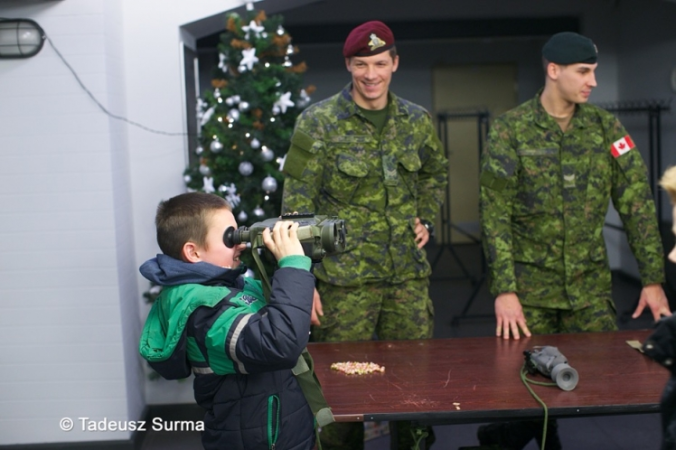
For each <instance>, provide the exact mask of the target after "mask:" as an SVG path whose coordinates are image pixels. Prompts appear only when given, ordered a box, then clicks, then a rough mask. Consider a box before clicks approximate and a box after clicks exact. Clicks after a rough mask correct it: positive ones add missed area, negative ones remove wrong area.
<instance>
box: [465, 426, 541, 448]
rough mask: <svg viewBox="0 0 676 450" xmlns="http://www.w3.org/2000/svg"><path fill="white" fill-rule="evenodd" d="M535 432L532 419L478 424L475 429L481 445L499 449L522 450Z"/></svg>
mask: <svg viewBox="0 0 676 450" xmlns="http://www.w3.org/2000/svg"><path fill="white" fill-rule="evenodd" d="M536 434H537V430H536V427H535V425H534V423H533V422H532V421H519V422H500V423H490V424H488V425H482V426H480V427H479V430H478V431H477V437H478V438H479V443H480V444H481V446H482V447H490V446H492V447H491V448H495V449H500V450H522V449H523V448H524V447H525V446H526V445H528V443H529V442H530V441H531V440H532V439H533V438H534V437H535V436H536ZM547 450H549V448H547Z"/></svg>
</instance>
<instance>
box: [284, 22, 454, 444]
mask: <svg viewBox="0 0 676 450" xmlns="http://www.w3.org/2000/svg"><path fill="white" fill-rule="evenodd" d="M343 54H344V56H345V61H346V65H347V69H348V71H349V72H351V74H352V83H351V84H349V85H348V86H347V87H345V88H344V89H343V90H342V92H340V93H338V94H337V95H334V96H333V97H330V98H328V99H326V100H323V101H321V102H319V103H317V104H315V105H313V106H311V107H309V108H308V109H307V110H305V111H304V112H303V113H302V114H301V116H300V117H299V118H298V120H297V123H296V129H295V132H294V134H293V137H292V138H291V148H290V150H289V152H288V155H287V157H286V161H285V163H284V173H285V174H286V180H285V183H284V196H283V211H284V212H285V213H290V212H313V213H317V214H327V215H335V216H338V217H340V218H341V219H344V220H345V225H346V228H347V232H348V235H347V246H346V250H345V252H344V253H341V254H338V255H330V256H326V257H325V258H324V259H323V261H322V263H321V264H320V265H319V266H318V267H316V268H315V271H314V273H315V276H316V277H317V279H318V285H317V290H318V291H319V294H320V298H321V309H320V307H319V305H318V307H317V311H318V312H319V313H320V315H321V312H322V310H323V317H320V320H321V324H319V325H316V326H315V327H314V328H313V331H312V336H313V339H314V340H315V341H353V340H370V339H372V338H373V336H374V334H375V335H376V336H377V337H378V338H379V339H422V338H430V337H432V328H433V306H432V301H431V300H430V298H429V294H428V286H429V280H428V277H429V275H430V273H431V268H430V265H429V263H428V261H427V257H426V254H425V250H424V249H423V248H422V247H423V246H424V245H425V244H426V243H427V242H428V239H429V227H430V226H431V223H432V222H433V221H434V220H435V216H436V214H437V211H438V209H439V205H440V203H441V201H442V198H443V193H444V188H445V186H446V182H447V170H448V169H447V161H446V158H445V157H444V152H443V150H442V146H441V143H440V142H439V139H438V138H437V136H436V133H435V130H434V126H433V124H432V121H431V118H430V115H429V113H428V112H427V111H425V110H424V109H423V108H422V107H420V106H418V105H415V104H413V103H411V102H408V101H406V100H403V99H401V98H398V97H397V96H395V95H394V94H393V93H391V92H389V84H390V80H391V77H392V73H393V72H394V71H395V70H396V69H397V66H398V62H399V59H398V56H397V55H396V50H395V48H394V37H393V36H392V32H391V31H390V29H389V28H388V27H387V26H386V25H385V24H384V23H382V22H377V21H374V22H367V23H365V24H362V25H360V26H359V27H357V28H355V29H354V30H353V31H352V32H351V33H350V35H349V36H348V38H347V40H346V42H345V46H344V49H343ZM430 431H431V429H430ZM396 432H397V433H398V436H399V438H400V439H399V444H398V445H399V448H401V449H404V448H405V449H408V448H410V446H411V444H412V438H411V433H410V431H409V430H408V429H407V425H406V424H402V425H397V429H396ZM363 436H364V433H363V426H362V424H359V423H354V424H338V423H336V424H332V425H330V426H327V427H325V428H324V429H323V430H322V433H321V436H320V437H321V441H322V446H323V448H324V449H325V450H331V449H339V448H340V449H349V450H355V449H359V448H363Z"/></svg>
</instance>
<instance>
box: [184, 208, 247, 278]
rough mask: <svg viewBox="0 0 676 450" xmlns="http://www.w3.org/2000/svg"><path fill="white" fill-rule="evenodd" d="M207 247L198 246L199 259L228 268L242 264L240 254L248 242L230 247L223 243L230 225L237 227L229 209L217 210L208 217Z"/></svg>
mask: <svg viewBox="0 0 676 450" xmlns="http://www.w3.org/2000/svg"><path fill="white" fill-rule="evenodd" d="M207 227H208V230H209V231H207V240H206V248H201V247H199V246H198V247H197V248H196V254H197V256H198V259H199V261H203V262H208V263H210V264H213V265H215V266H219V267H223V268H226V269H234V268H236V267H237V266H239V264H240V260H239V255H240V254H241V253H242V251H243V250H244V249H245V248H246V244H240V245H236V246H234V247H233V248H228V247H226V246H225V244H224V243H223V233H225V230H227V229H228V227H235V229H236V228H237V222H235V216H233V215H232V212H230V211H228V210H227V209H219V210H217V211H215V212H214V213H213V214H212V215H211V217H209V218H208V219H207Z"/></svg>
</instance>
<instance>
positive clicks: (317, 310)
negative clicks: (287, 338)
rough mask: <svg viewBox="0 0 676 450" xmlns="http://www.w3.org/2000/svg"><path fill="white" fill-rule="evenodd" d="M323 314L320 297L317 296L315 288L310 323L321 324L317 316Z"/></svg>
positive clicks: (317, 292)
mask: <svg viewBox="0 0 676 450" xmlns="http://www.w3.org/2000/svg"><path fill="white" fill-rule="evenodd" d="M323 315H324V309H323V308H322V299H321V297H320V296H319V291H317V288H315V293H314V296H313V297H312V314H311V315H310V323H311V324H312V325H321V324H322V323H321V322H320V321H319V316H323Z"/></svg>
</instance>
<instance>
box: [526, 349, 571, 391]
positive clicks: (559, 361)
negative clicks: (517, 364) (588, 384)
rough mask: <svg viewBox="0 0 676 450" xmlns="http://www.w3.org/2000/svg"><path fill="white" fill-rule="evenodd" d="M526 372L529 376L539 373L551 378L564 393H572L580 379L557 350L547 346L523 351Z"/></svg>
mask: <svg viewBox="0 0 676 450" xmlns="http://www.w3.org/2000/svg"><path fill="white" fill-rule="evenodd" d="M523 354H524V355H525V356H526V370H528V373H530V374H531V375H534V374H535V373H536V372H540V373H541V374H542V375H544V376H546V377H549V378H551V379H552V380H553V381H554V382H556V384H557V385H558V386H559V387H560V388H561V389H563V390H564V391H572V390H573V389H575V386H577V382H578V381H579V380H580V377H579V376H578V374H577V370H575V369H573V368H572V367H570V366H569V365H568V360H567V359H566V357H565V356H563V354H562V353H561V352H560V351H559V349H558V348H556V347H552V346H549V345H546V346H543V347H534V348H533V350H532V351H528V350H526V351H524V352H523Z"/></svg>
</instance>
